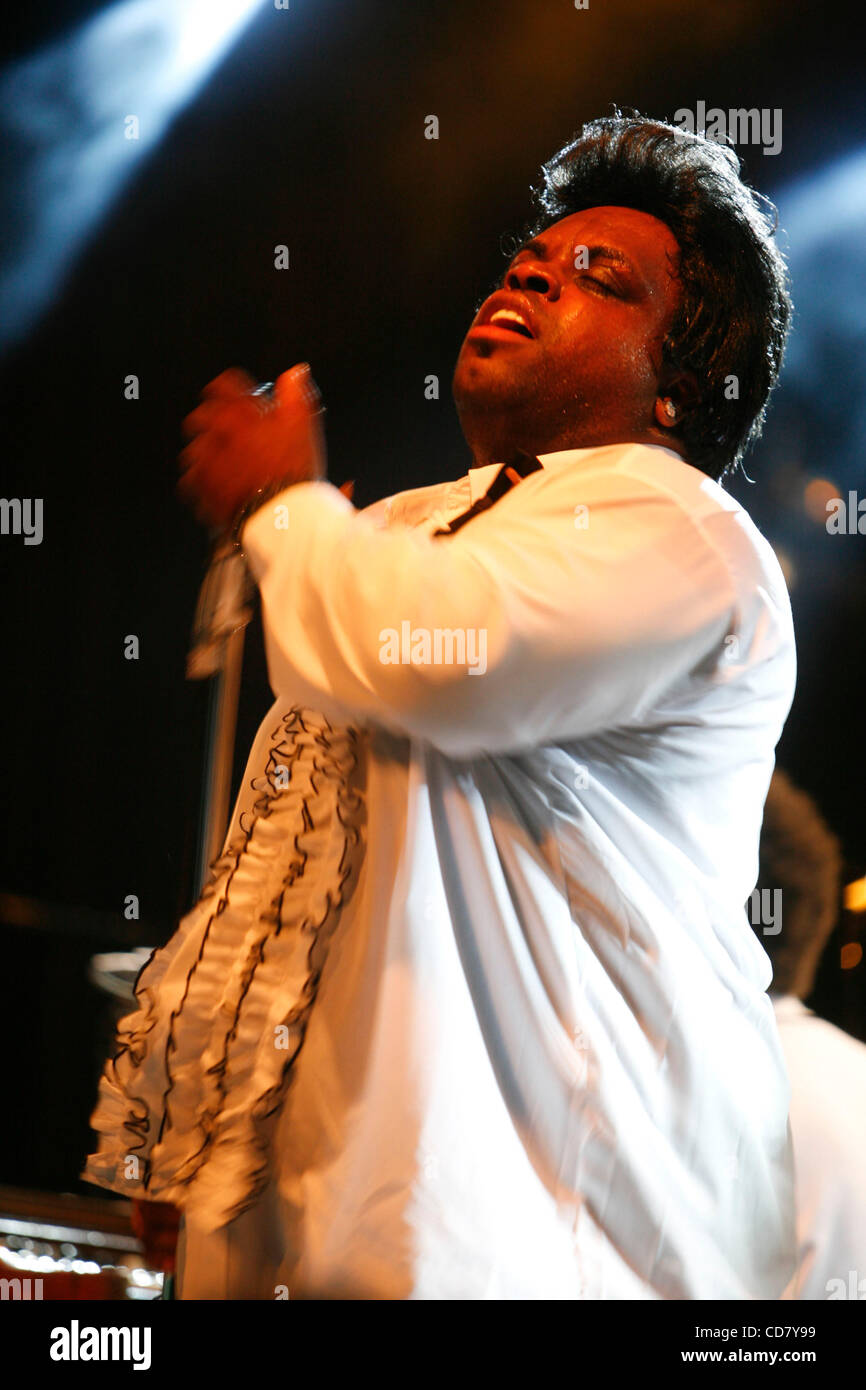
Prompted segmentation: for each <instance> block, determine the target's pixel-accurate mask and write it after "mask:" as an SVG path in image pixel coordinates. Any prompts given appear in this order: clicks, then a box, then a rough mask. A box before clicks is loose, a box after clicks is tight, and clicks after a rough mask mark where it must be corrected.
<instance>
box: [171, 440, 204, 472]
mask: <svg viewBox="0 0 866 1390" xmlns="http://www.w3.org/2000/svg"><path fill="white" fill-rule="evenodd" d="M207 452H208V448H207V444H206V441H205V440H204V439H203V438H202V436H201V435H197V436H196V438H195V439H193V441H192V443H190V444H187V446H186V448H185V449H181V451H180V453H179V454H178V456H177V466H178V468H179V469H180V471H181V472H182V473H186V472H188V471H189V469H190V468H193V467H194V466H195V464H197V463H201V461H202V459H203V458H204V456H205V454H206V453H207Z"/></svg>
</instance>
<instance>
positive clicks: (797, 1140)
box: [752, 768, 866, 1299]
mask: <svg viewBox="0 0 866 1390" xmlns="http://www.w3.org/2000/svg"><path fill="white" fill-rule="evenodd" d="M841 872H842V853H841V847H840V844H839V840H838V839H837V837H836V836H835V835H834V834H833V832H832V830H831V829H830V828H829V826H828V825H827V824H826V822H825V821H824V819H823V817H822V816H821V814H820V812H819V810H818V807H817V806H816V805H815V802H814V801H813V800H812V799H811V797H809V796H808V795H807V794H806V793H805V792H804V791H802V790H801V789H800V788H799V787H797V786H795V784H794V783H793V782H792V781H791V778H790V777H789V776H788V774H787V773H785V772H784V771H783V770H782V769H781V768H777V769H776V771H775V772H774V774H773V779H772V781H771V783H770V789H769V792H768V795H767V802H766V806H765V808H764V822H763V826H762V828H761V841H760V871H759V876H758V885H757V890H756V891H759V892H762V893H763V892H769V893H774V892H777V891H778V892H779V893H780V895H781V897H780V905H781V916H780V917H779V918H778V919H777V921H775V922H774V923H773V930H772V931H770V932H768V933H766V934H765V930H764V926H763V925H762V924H761V922H760V921H756V920H755V919H756V918H757V917H759V915H760V914H758V913H753V914H752V925H753V927H754V930H755V932H756V934H757V935H758V937H759V938H760V940H761V943H762V945H763V946H764V949H765V950H766V951H767V953H768V954H769V956H770V959H771V961H772V964H773V983H772V985H771V988H770V997H771V999H772V1001H773V1007H774V1009H775V1012H776V1018H777V1020H778V1023H779V1034H780V1037H781V1040H782V1048H783V1050H784V1053H785V1059H786V1062H787V1066H788V1073H789V1077H790V1082H791V1116H790V1118H791V1130H792V1134H793V1141H794V1170H795V1192H796V1208H797V1237H798V1251H797V1273H796V1275H795V1277H794V1279H793V1281H792V1283H791V1285H790V1286H789V1288H788V1290H787V1292H786V1294H785V1297H786V1298H794V1299H797V1298H802V1299H838V1298H859V1299H866V1183H864V1165H866V1044H864V1043H862V1042H858V1041H857V1039H856V1038H852V1037H851V1035H850V1034H849V1033H846V1032H844V1031H843V1030H842V1029H841V1028H836V1027H835V1026H834V1025H833V1024H832V1023H828V1022H827V1021H826V1020H825V1019H823V1018H819V1017H818V1015H817V1014H815V1013H813V1012H812V1010H811V1009H808V1008H807V1007H806V1005H805V1004H804V1002H803V1001H804V1000H805V999H808V997H809V995H810V994H811V993H812V989H813V987H814V983H815V974H816V971H817V969H818V965H819V963H820V960H821V956H822V954H823V952H824V948H825V946H826V944H827V941H828V940H829V938H830V935H831V933H832V931H833V928H834V927H835V925H836V922H837V920H838V914H839V891H840V879H841ZM779 926H780V927H781V930H776V927H779ZM852 1290H853V1292H852Z"/></svg>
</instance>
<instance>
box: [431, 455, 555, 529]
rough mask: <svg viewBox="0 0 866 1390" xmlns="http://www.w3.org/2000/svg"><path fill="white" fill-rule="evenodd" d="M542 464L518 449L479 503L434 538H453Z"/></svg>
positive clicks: (506, 461)
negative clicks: (462, 527) (456, 532)
mask: <svg viewBox="0 0 866 1390" xmlns="http://www.w3.org/2000/svg"><path fill="white" fill-rule="evenodd" d="M541 466H542V465H541V464H540V463H539V461H538V459H537V458H536V457H535V455H534V454H527V453H525V452H524V450H523V449H518V450H517V451H516V452H515V453H514V454H512V455H511V456H510V457H509V458H507V459H506V460H505V462H504V463H503V465H502V467H501V468H500V470H499V472H498V473H497V474H496V476H495V477H494V479H493V482H492V483H491V484H490V486H489V488H488V489H487V491H486V492H485V493H484V496H483V497H479V498H478V500H477V502H473V503H472V506H471V507H469V508H468V509H467V510H466V511H465V512H461V513H460V515H459V516H457V517H455V518H454V520H453V521H451V522H449V523H448V525H447V526H440V527H439V529H438V530H437V531H434V532H433V535H434V536H453V534H454V532H455V531H459V530H460V527H461V526H465V525H466V523H467V521H471V520H472V518H473V517H474V516H477V515H478V513H479V512H486V511H487V508H488V507H492V506H493V503H494V502H498V501H499V499H500V497H502V496H503V495H504V494H505V493H506V492H510V490H511V488H513V487H514V485H515V484H516V483H519V482H520V480H521V478H525V477H527V475H528V474H529V473H537V472H538V470H539V468H541Z"/></svg>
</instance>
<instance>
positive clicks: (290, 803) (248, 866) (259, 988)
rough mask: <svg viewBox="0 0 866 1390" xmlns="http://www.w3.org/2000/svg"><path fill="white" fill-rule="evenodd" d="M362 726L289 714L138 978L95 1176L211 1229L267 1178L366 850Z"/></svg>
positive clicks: (102, 1124) (120, 1040)
mask: <svg viewBox="0 0 866 1390" xmlns="http://www.w3.org/2000/svg"><path fill="white" fill-rule="evenodd" d="M361 739H362V735H361V734H360V733H359V731H358V730H356V729H354V728H351V727H348V726H335V725H334V724H332V723H331V722H330V721H329V720H328V719H326V718H325V717H324V716H323V715H321V714H317V713H314V712H312V711H310V710H306V709H303V710H302V709H300V708H298V707H294V708H292V709H291V710H290V711H289V712H288V713H287V714H285V715H284V716H283V718H282V719H281V720H280V721H279V723H278V725H277V727H276V728H275V729H274V731H273V734H272V735H271V737H270V742H269V747H268V752H267V758H266V762H265V766H264V771H263V773H262V774H261V775H260V776H259V777H257V778H256V779H255V780H254V781H253V782H252V783H251V788H252V789H253V790H254V791H255V793H256V799H255V800H254V801H253V802H252V806H251V809H250V810H249V811H248V812H246V813H245V814H244V815H243V816H241V818H240V822H239V824H240V829H239V831H238V833H237V834H236V835H235V836H234V837H233V839H232V840H231V842H230V843H228V844H227V845H226V846H225V847H224V849H223V851H222V853H221V855H220V856H219V858H218V859H216V860H215V861H214V862H213V864H212V865H211V869H212V878H211V880H210V881H209V883H208V884H207V886H206V887H205V889H204V890H203V892H202V894H201V897H200V898H199V900H198V902H197V903H196V904H195V906H194V907H193V908H192V909H191V910H190V912H188V913H187V914H186V916H185V917H184V918H182V920H181V922H180V924H179V926H178V928H177V930H176V931H175V933H174V935H173V936H172V937H171V939H170V940H169V941H168V942H167V943H166V945H165V946H163V947H162V948H161V949H159V950H156V951H154V953H153V954H152V956H151V957H150V959H149V960H148V961H147V963H146V964H145V966H144V967H143V969H142V970H141V972H140V974H139V976H138V978H137V980H136V984H135V995H136V1000H137V1003H138V1008H137V1009H136V1010H135V1011H134V1012H132V1013H130V1014H128V1015H127V1016H126V1017H125V1018H123V1019H121V1021H120V1023H119V1024H118V1027H117V1034H116V1039H115V1042H116V1051H115V1054H114V1056H113V1057H112V1058H111V1059H110V1060H109V1061H107V1062H106V1064H105V1067H104V1069H103V1072H102V1076H101V1078H100V1082H99V1089H98V1095H97V1104H96V1107H95V1109H94V1111H93V1114H92V1115H91V1119H90V1123H91V1126H92V1127H93V1129H94V1130H95V1131H96V1132H97V1134H98V1136H99V1142H100V1147H99V1149H98V1151H97V1152H95V1153H92V1154H90V1155H89V1156H88V1158H87V1160H86V1163H85V1167H84V1169H83V1171H82V1173H81V1177H82V1179H83V1180H84V1181H86V1182H92V1183H95V1184H97V1185H99V1186H101V1187H107V1188H110V1189H112V1190H113V1191H115V1192H121V1193H123V1194H124V1195H125V1196H128V1197H142V1198H147V1199H149V1200H151V1201H165V1202H172V1203H174V1204H175V1205H176V1206H178V1207H181V1208H184V1209H190V1210H194V1211H195V1215H196V1220H197V1222H198V1223H200V1224H201V1226H202V1227H203V1228H204V1229H217V1228H219V1227H220V1226H223V1225H225V1224H226V1223H227V1222H229V1221H231V1220H232V1219H233V1218H234V1217H236V1216H239V1215H240V1214H241V1213H242V1212H243V1211H246V1210H247V1209H248V1208H249V1207H250V1206H252V1205H253V1204H254V1202H255V1201H256V1199H257V1198H258V1196H259V1195H260V1193H261V1192H262V1190H263V1189H264V1187H265V1186H266V1184H267V1182H268V1179H269V1176H270V1173H271V1171H272V1163H271V1140H272V1134H273V1128H274V1122H275V1120H276V1117H277V1115H278V1113H279V1110H280V1108H281V1106H282V1104H283V1101H284V1099H285V1096H286V1092H287V1089H288V1087H289V1084H290V1082H291V1078H292V1074H293V1063H294V1062H295V1060H296V1058H297V1056H298V1053H299V1051H300V1048H301V1045H302V1043H303V1039H304V1033H305V1030H306V1026H307V1022H308V1019H309V1015H310V1011H311V1009H312V1006H313V1003H314V1001H315V998H316V993H317V989H318V985H319V981H320V978H321V973H322V969H323V967H324V964H325V961H326V959H327V954H328V947H329V944H330V940H331V937H332V935H333V932H334V929H335V928H336V926H337V923H338V922H339V920H340V915H341V913H342V909H343V907H344V905H345V904H346V902H347V901H348V900H349V898H350V897H351V895H352V893H353V891H354V889H355V886H356V883H357V879H358V874H359V872H360V867H361V863H362V860H363V854H364V848H365V839H366V834H365V829H366V806H365V797H364V760H363V758H362V756H361V753H362V746H361Z"/></svg>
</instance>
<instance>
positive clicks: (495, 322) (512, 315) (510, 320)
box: [487, 309, 535, 338]
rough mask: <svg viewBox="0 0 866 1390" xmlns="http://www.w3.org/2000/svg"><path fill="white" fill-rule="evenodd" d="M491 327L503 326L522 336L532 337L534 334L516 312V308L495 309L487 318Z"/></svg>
mask: <svg viewBox="0 0 866 1390" xmlns="http://www.w3.org/2000/svg"><path fill="white" fill-rule="evenodd" d="M487 322H488V324H489V325H490V326H491V327H495V328H503V329H505V330H507V331H508V332H510V333H519V334H520V336H521V337H522V338H532V337H534V336H535V335H534V334H533V332H532V330H531V329H530V327H529V324H528V323H527V322H526V320H525V319H524V318H523V317H522V315H520V314H518V312H517V310H516V309H497V310H496V313H495V314H491V315H490V318H489V319H488V320H487Z"/></svg>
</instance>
